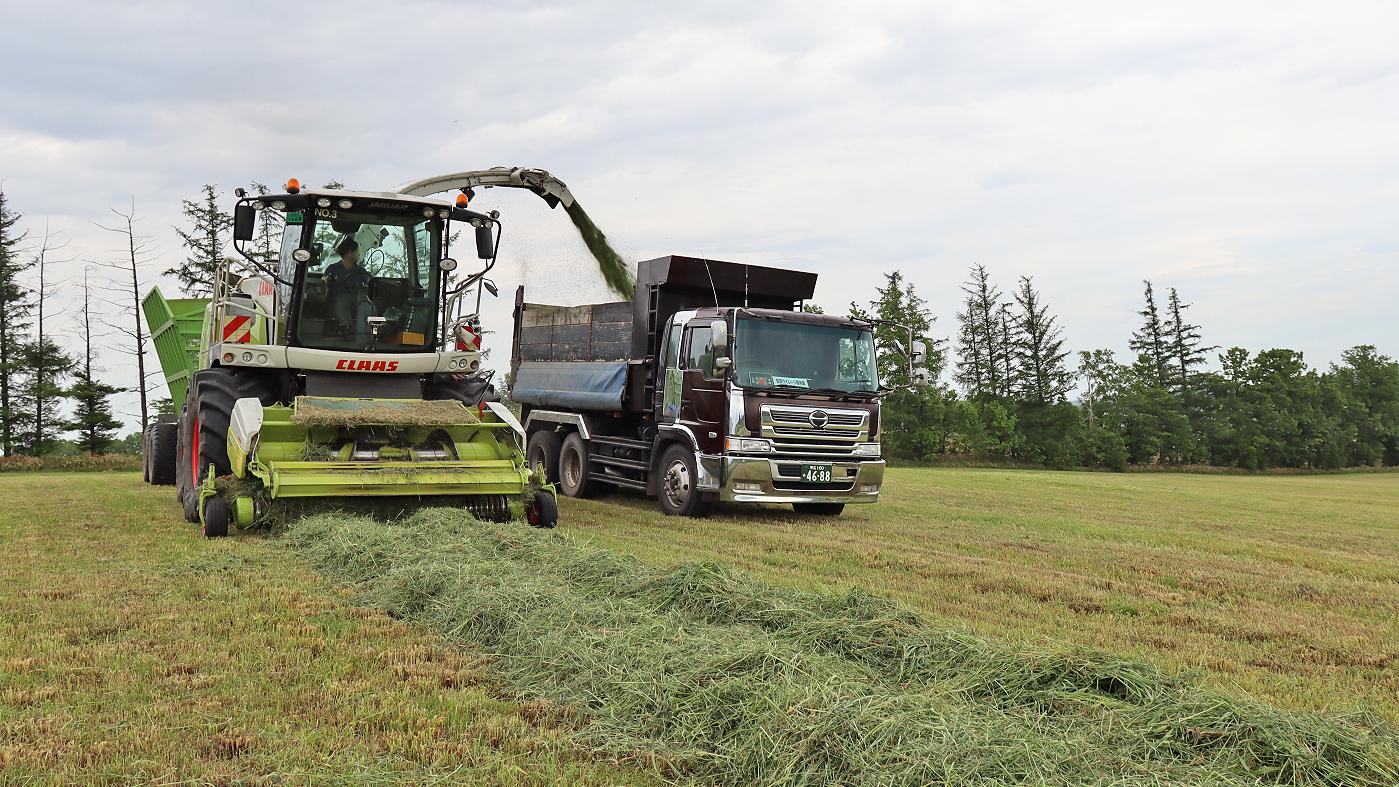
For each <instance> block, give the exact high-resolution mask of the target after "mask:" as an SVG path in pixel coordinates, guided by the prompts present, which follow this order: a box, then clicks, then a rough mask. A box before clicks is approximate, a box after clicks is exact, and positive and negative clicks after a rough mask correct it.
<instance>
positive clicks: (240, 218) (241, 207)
mask: <svg viewBox="0 0 1399 787" xmlns="http://www.w3.org/2000/svg"><path fill="white" fill-rule="evenodd" d="M256 223H257V211H255V210H253V206H252V205H249V204H248V203H246V202H240V203H238V204H237V205H236V206H234V208H233V239H234V240H243V241H248V240H252V239H253V225H254V224H256Z"/></svg>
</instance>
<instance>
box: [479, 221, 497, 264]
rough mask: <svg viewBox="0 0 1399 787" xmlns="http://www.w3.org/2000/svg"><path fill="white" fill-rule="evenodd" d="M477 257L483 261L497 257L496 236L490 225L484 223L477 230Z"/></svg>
mask: <svg viewBox="0 0 1399 787" xmlns="http://www.w3.org/2000/svg"><path fill="white" fill-rule="evenodd" d="M476 256H477V257H480V258H481V259H483V260H489V259H490V258H492V257H494V256H495V234H494V233H492V232H491V225H489V224H484V223H483V224H482V225H481V226H479V227H477V228H476Z"/></svg>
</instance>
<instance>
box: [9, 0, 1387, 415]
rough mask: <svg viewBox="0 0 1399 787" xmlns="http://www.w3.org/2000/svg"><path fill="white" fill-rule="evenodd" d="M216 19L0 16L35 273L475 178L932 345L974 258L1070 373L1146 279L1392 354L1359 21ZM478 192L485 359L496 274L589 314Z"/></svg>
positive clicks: (1332, 350) (539, 241)
mask: <svg viewBox="0 0 1399 787" xmlns="http://www.w3.org/2000/svg"><path fill="white" fill-rule="evenodd" d="M215 5H216V4H209V3H141V2H122V3H107V2H103V3H82V2H76V3H73V2H70V3H63V4H54V3H47V4H43V3H32V2H17V1H16V0H0V9H2V10H3V13H0V74H3V76H2V77H0V180H3V181H4V190H5V192H6V194H7V196H8V197H9V200H10V203H11V205H12V206H13V207H14V208H15V209H17V210H18V211H20V212H22V213H23V214H24V216H25V220H24V224H25V226H26V227H27V228H28V229H29V230H30V232H31V236H33V235H35V234H37V233H40V232H42V229H43V222H44V221H45V219H47V220H48V221H49V223H50V226H51V228H52V230H53V231H54V232H55V233H56V234H57V235H58V236H59V237H60V238H61V239H64V240H66V241H67V243H68V246H67V249H66V250H65V252H64V257H65V258H70V261H68V262H65V263H63V264H62V265H61V266H60V270H59V271H58V272H57V274H58V275H59V276H61V277H63V278H66V279H67V280H69V281H70V282H71V281H76V280H78V279H80V278H81V271H82V266H83V261H84V260H96V259H110V258H111V257H112V256H113V254H112V249H113V248H114V243H113V238H112V237H110V236H106V235H105V234H104V233H102V232H101V231H99V230H97V229H95V227H94V226H93V224H92V222H94V221H104V220H106V219H107V218H109V217H110V214H108V213H107V212H106V211H107V207H108V206H124V205H126V204H127V203H129V201H130V200H131V199H132V198H133V197H134V198H135V200H136V204H137V208H138V210H139V211H140V214H141V216H142V221H141V224H140V227H141V229H142V230H143V231H144V232H145V233H147V234H149V235H150V236H151V238H152V242H153V249H154V250H155V251H156V252H157V253H158V254H157V256H158V259H157V260H155V261H154V262H152V264H151V265H150V266H149V270H148V273H149V278H150V280H151V281H152V282H153V283H154V282H155V281H156V280H157V278H158V277H157V276H156V274H157V273H158V271H159V270H161V269H163V268H165V267H167V266H168V265H169V264H170V263H172V262H173V261H175V260H177V259H178V258H179V257H180V256H181V254H182V251H181V249H180V248H179V244H178V239H177V238H176V236H175V234H174V231H173V230H172V229H171V225H172V224H175V223H178V222H179V221H180V217H179V203H180V200H181V199H183V198H193V197H195V196H196V195H197V193H198V190H199V188H200V186H201V185H202V184H204V183H214V184H217V185H218V186H219V187H220V188H221V189H222V190H224V191H225V192H231V190H232V189H233V187H235V186H239V185H246V184H247V183H249V182H250V181H254V180H256V181H261V182H264V183H268V184H280V183H282V182H283V181H284V180H285V179H286V178H288V177H292V176H295V177H299V178H301V179H302V181H303V182H308V183H322V182H324V181H326V180H330V179H337V180H341V181H343V182H345V183H346V184H347V185H348V186H349V187H351V188H361V189H371V190H378V189H387V188H389V187H392V186H394V185H397V184H399V183H402V182H404V181H407V180H411V179H415V178H419V177H423V176H427V175H433V174H439V173H443V172H450V171H456V170H461V169H474V168H484V167H489V166H494V165H501V164H507V165H521V166H531V167H541V168H545V169H548V170H550V171H552V172H554V173H555V174H556V175H558V176H559V177H561V178H563V179H564V180H565V181H567V182H568V184H569V185H570V187H571V188H572V190H573V192H574V193H575V194H576V195H577V196H578V197H579V198H580V201H581V202H583V204H584V205H585V206H586V207H587V209H588V211H589V212H590V213H591V214H592V216H593V217H594V219H595V220H596V221H597V222H598V224H599V225H601V226H602V228H603V229H604V230H605V231H606V232H607V233H608V234H609V235H610V236H611V237H612V238H613V239H614V241H615V242H616V245H617V246H618V248H619V249H620V250H621V251H622V252H623V254H624V255H625V256H627V257H628V258H630V259H632V260H638V259H645V258H648V257H652V256H659V255H662V254H667V253H672V252H673V253H682V254H693V255H701V254H702V255H705V256H708V257H712V258H718V259H727V260H735V261H741V262H752V263H759V264H769V265H785V266H791V267H796V268H802V269H807V270H812V271H816V272H818V273H820V275H821V278H820V283H819V284H818V286H817V297H816V301H817V302H818V303H821V304H822V305H824V306H825V307H826V308H827V310H828V311H834V310H843V309H844V308H845V307H846V305H847V304H848V303H849V301H851V300H852V299H853V300H857V301H861V302H864V301H867V300H869V298H870V297H872V296H873V292H874V287H875V285H876V283H877V282H878V280H879V277H880V274H882V273H884V272H886V271H890V270H894V269H899V270H902V271H903V272H904V273H905V274H906V275H907V276H908V277H909V278H910V279H911V280H912V282H913V283H914V284H915V285H916V286H917V288H918V290H919V292H920V293H921V294H922V295H923V296H924V297H925V298H926V299H927V301H928V303H929V305H930V306H931V308H932V310H933V312H934V314H935V315H936V316H937V318H938V321H937V323H936V326H937V328H936V331H935V332H936V333H937V334H938V335H941V336H947V335H950V334H951V333H953V331H954V330H955V322H956V321H955V317H954V314H955V312H956V310H957V307H958V300H959V297H960V293H959V292H958V287H959V284H960V283H961V282H962V281H963V280H964V279H965V277H966V271H967V267H968V266H969V265H971V264H973V263H983V264H985V265H986V266H988V267H989V268H990V270H991V271H992V273H993V274H994V276H995V277H996V278H997V280H998V282H999V283H1000V285H1001V286H1002V288H1003V289H1006V290H1009V289H1010V288H1011V287H1012V286H1014V283H1015V280H1016V277H1018V276H1021V275H1029V276H1033V277H1034V281H1035V284H1036V286H1037V287H1038V288H1039V289H1040V290H1041V291H1042V293H1043V295H1044V297H1045V298H1046V300H1047V301H1048V303H1049V304H1050V305H1051V307H1052V308H1053V309H1054V310H1055V312H1056V313H1057V314H1058V315H1059V318H1060V320H1061V321H1062V323H1063V325H1064V330H1065V335H1066V337H1067V340H1068V344H1069V346H1070V347H1072V348H1073V349H1082V348H1088V347H1110V348H1114V349H1116V350H1118V352H1119V357H1122V358H1124V359H1125V356H1126V342H1127V338H1128V336H1129V335H1130V332H1131V330H1132V328H1133V327H1134V325H1135V323H1136V316H1135V314H1134V312H1135V310H1136V309H1137V308H1138V307H1139V306H1138V304H1139V301H1140V297H1141V280H1142V279H1147V278H1149V279H1151V280H1153V281H1154V282H1155V283H1156V285H1157V287H1158V289H1159V290H1160V291H1162V292H1164V290H1165V289H1166V288H1167V287H1172V286H1174V287H1177V288H1178V289H1179V290H1180V292H1181V294H1182V296H1183V297H1184V299H1185V300H1186V301H1188V302H1191V303H1193V304H1194V307H1193V309H1192V312H1191V313H1192V316H1193V318H1194V321H1195V322H1198V323H1200V324H1201V325H1203V326H1204V335H1205V338H1206V340H1207V342H1208V343H1210V344H1217V345H1221V346H1226V347H1227V346H1231V345H1238V346H1243V347H1247V348H1250V349H1252V350H1258V349H1263V348H1268V347H1292V348H1296V349H1299V350H1302V351H1303V352H1304V353H1305V355H1306V357H1307V359H1308V360H1309V361H1310V362H1311V363H1312V364H1313V365H1316V366H1321V367H1324V366H1325V365H1326V364H1328V363H1330V362H1331V361H1333V360H1336V359H1337V358H1338V357H1339V355H1340V352H1341V351H1342V350H1343V349H1345V348H1346V347H1349V346H1351V345H1355V344H1361V343H1372V344H1376V345H1378V346H1379V347H1380V349H1381V350H1382V351H1384V352H1387V353H1389V354H1391V355H1394V354H1399V319H1397V318H1396V300H1399V297H1397V296H1399V230H1397V229H1396V227H1399V215H1397V210H1399V46H1396V44H1395V41H1396V33H1399V10H1396V8H1399V7H1396V6H1394V5H1393V4H1387V3H1379V2H1376V3H1348V4H1347V3H1326V4H1321V3H1284V2H1260V3H1220V2H1211V3H1180V2H1178V3H1169V4H1162V3H1154V4H1150V6H1149V7H1148V6H1147V4H1134V3H1121V2H1111V3H1110V2H1102V3H1053V4H1047V3H1025V4H1012V3H980V2H975V3H973V2H968V3H927V2H911V3H858V4H857V3H832V4H825V3H814V2H803V3H790V4H786V3H751V2H743V3H738V2H734V3H696V4H690V5H691V7H690V8H688V9H680V8H678V7H677V8H676V9H675V10H670V9H669V8H668V9H667V10H664V11H659V12H658V11H657V10H656V8H657V7H658V6H660V7H664V6H668V5H672V4H656V3H649V2H647V3H643V2H637V3H611V4H608V3H591V4H583V3H576V2H575V3H559V4H548V3H539V4H524V3H494V4H488V5H487V4H476V3H468V2H441V3H405V2H396V3H382V2H377V3H360V2H336V3H324V4H322V3H314V2H308V3H285V2H280V3H262V2H242V3H236V4H219V5H223V6H224V10H219V9H216V8H214V6H215ZM675 5H677V6H678V4H675ZM993 9H994V10H993ZM1148 9H1149V10H1148ZM231 201H232V200H231V196H230V197H229V203H230V204H231ZM481 202H482V203H483V204H487V205H488V206H489V207H496V208H499V209H500V210H501V211H502V213H503V220H504V221H506V230H505V236H504V248H503V252H502V263H501V265H500V267H499V268H498V271H499V273H498V275H497V276H496V280H497V281H498V282H499V284H500V285H501V290H502V297H501V299H500V301H498V302H497V304H496V307H495V308H493V309H491V310H489V311H487V312H486V317H487V320H488V323H489V324H488V327H494V328H495V329H496V330H498V331H499V332H500V333H498V334H497V335H496V336H495V337H494V339H495V340H496V341H495V344H496V346H497V347H500V346H501V345H502V344H503V343H504V342H505V341H507V340H508V333H509V324H508V308H507V302H508V301H509V297H508V296H509V294H510V292H511V291H513V289H514V287H515V286H516V285H517V284H520V283H521V282H523V283H525V284H526V285H527V287H528V290H529V292H530V299H531V300H539V301H546V302H548V301H552V302H559V303H581V302H586V301H589V300H595V299H604V298H606V297H607V296H606V291H605V289H604V287H603V286H602V284H601V281H600V279H599V277H598V276H597V274H596V270H595V266H594V265H593V264H592V263H591V261H590V259H589V258H588V257H587V254H586V251H584V249H583V247H582V244H581V243H580V242H579V241H578V240H577V238H576V235H575V234H574V232H573V230H572V227H571V225H570V224H569V223H568V220H567V217H566V216H565V215H564V213H563V212H562V211H561V210H560V211H557V212H553V213H551V212H550V211H549V210H548V209H547V207H545V205H544V203H542V202H540V201H538V200H537V199H535V198H534V197H533V196H531V195H528V194H526V193H522V192H506V193H501V192H499V190H497V192H488V193H486V195H485V198H484V199H482V200H481ZM72 287H73V285H71V284H70V285H69V286H68V288H67V289H65V291H64V293H63V296H62V297H63V299H64V300H65V301H68V302H71V301H72V299H73V296H74V294H75V293H74V291H73V289H72ZM70 314H71V309H70ZM68 319H69V320H71V316H70V317H69V318H68ZM56 322H57V321H56ZM56 327H65V326H58V325H56ZM505 354H506V351H505V350H497V354H496V357H498V358H499V357H503V356H505ZM104 365H106V366H107V367H108V369H109V371H110V376H113V377H116V378H118V379H120V380H121V381H122V382H124V383H125V384H128V385H133V384H134V378H135V375H134V373H133V372H131V371H130V370H129V369H128V368H127V363H126V361H124V360H123V359H122V358H121V357H119V356H114V355H111V354H110V353H109V354H108V355H107V356H106V358H105V359H104ZM160 388H161V395H165V394H164V390H163V385H162V386H160ZM133 400H134V397H131V396H127V397H124V398H123V400H122V408H123V410H124V411H125V412H126V413H127V414H128V415H129V414H130V413H131V412H133V408H132V405H131V402H132V401H133Z"/></svg>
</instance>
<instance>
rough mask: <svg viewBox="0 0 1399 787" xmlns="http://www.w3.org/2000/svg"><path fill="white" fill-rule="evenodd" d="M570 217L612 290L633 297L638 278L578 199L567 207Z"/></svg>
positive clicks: (626, 298) (624, 296)
mask: <svg viewBox="0 0 1399 787" xmlns="http://www.w3.org/2000/svg"><path fill="white" fill-rule="evenodd" d="M564 210H566V211H567V212H568V217H569V218H570V219H572V220H573V226H574V227H576V228H577V229H578V234H579V235H581V236H583V243H584V244H585V245H586V246H587V247H588V251H590V252H592V254H593V259H595V260H597V267H598V270H599V271H600V272H601V273H602V278H603V279H604V280H606V282H607V286H608V287H611V288H612V291H613V292H615V293H617V294H618V295H620V296H622V298H623V299H625V300H628V301H629V300H631V299H632V293H633V292H634V291H635V289H636V280H635V279H633V278H632V274H631V269H630V268H629V267H627V263H626V261H625V260H623V259H622V255H620V254H618V253H617V250H616V249H614V248H612V244H610V243H608V242H607V236H606V235H604V234H602V230H601V229H599V228H598V226H597V225H596V224H594V223H593V219H592V217H591V216H589V215H588V213H587V211H584V210H583V206H582V205H581V204H580V203H578V202H577V201H576V200H575V201H574V203H573V204H572V205H569V206H568V207H567V208H565V209H564Z"/></svg>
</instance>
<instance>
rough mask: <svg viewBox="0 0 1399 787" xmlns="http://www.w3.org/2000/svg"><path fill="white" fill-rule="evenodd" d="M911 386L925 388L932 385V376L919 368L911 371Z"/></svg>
mask: <svg viewBox="0 0 1399 787" xmlns="http://www.w3.org/2000/svg"><path fill="white" fill-rule="evenodd" d="M913 384H914V385H915V386H917V387H919V388H927V387H928V386H930V385H932V384H933V376H932V375H931V374H928V370H927V369H925V368H923V367H922V366H920V367H918V368H916V369H914V370H913Z"/></svg>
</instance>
